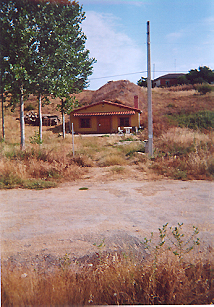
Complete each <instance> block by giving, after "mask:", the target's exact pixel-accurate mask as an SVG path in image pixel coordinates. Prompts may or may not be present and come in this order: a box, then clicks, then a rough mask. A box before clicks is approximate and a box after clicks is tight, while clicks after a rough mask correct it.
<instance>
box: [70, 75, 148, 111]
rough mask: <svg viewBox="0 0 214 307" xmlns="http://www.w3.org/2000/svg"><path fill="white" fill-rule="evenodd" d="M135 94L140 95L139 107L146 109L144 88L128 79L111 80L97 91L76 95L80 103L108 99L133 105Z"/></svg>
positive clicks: (86, 91) (84, 103)
mask: <svg viewBox="0 0 214 307" xmlns="http://www.w3.org/2000/svg"><path fill="white" fill-rule="evenodd" d="M135 95H137V96H138V101H139V108H140V109H141V110H142V109H144V107H145V103H146V98H145V96H146V95H145V91H144V89H142V88H141V87H140V86H138V85H136V84H134V83H132V82H130V81H128V80H119V81H109V82H108V83H106V84H105V85H103V86H102V87H101V88H99V89H98V90H97V91H88V90H85V91H83V92H82V93H80V94H78V95H76V97H77V99H78V101H79V104H80V105H86V104H91V103H94V102H99V101H102V100H107V101H112V102H117V103H122V104H125V105H128V106H131V107H133V106H134V96H135Z"/></svg>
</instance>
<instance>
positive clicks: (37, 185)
mask: <svg viewBox="0 0 214 307" xmlns="http://www.w3.org/2000/svg"><path fill="white" fill-rule="evenodd" d="M22 186H23V188H25V189H32V190H43V189H50V188H55V187H56V183H55V182H53V181H45V180H41V179H31V180H25V181H24V182H23V184H22Z"/></svg>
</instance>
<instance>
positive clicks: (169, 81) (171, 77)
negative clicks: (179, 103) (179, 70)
mask: <svg viewBox="0 0 214 307" xmlns="http://www.w3.org/2000/svg"><path fill="white" fill-rule="evenodd" d="M184 75H185V74H167V75H164V76H160V77H158V78H156V79H154V80H153V81H152V85H153V87H156V86H157V87H167V86H173V85H177V84H178V80H177V79H178V77H181V76H184Z"/></svg>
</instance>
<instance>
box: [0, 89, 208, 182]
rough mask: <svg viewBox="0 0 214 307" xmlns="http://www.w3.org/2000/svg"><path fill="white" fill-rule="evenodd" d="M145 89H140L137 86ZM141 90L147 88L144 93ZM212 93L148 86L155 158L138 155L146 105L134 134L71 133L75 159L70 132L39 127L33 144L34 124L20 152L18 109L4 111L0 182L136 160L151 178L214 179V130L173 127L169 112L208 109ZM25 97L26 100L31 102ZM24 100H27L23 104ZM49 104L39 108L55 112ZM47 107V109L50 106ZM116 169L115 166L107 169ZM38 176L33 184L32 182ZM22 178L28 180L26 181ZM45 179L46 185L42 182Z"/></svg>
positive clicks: (58, 176)
mask: <svg viewBox="0 0 214 307" xmlns="http://www.w3.org/2000/svg"><path fill="white" fill-rule="evenodd" d="M142 91H144V89H142ZM144 94H145V95H146V92H145V93H144ZM213 99H214V92H212V93H209V94H207V95H199V94H197V93H196V92H195V90H185V89H184V88H183V87H182V88H181V89H180V91H172V88H169V89H157V88H155V89H153V114H154V116H153V122H154V125H153V128H154V159H152V160H151V159H149V158H148V157H147V156H145V155H142V154H141V153H143V152H144V149H145V148H144V143H143V142H142V141H143V140H145V139H147V128H146V127H147V110H146V105H145V106H144V107H143V114H142V118H141V123H142V125H143V126H144V127H145V129H144V130H143V131H142V132H141V133H140V134H138V135H137V136H131V138H130V137H129V138H127V136H126V137H124V136H118V135H111V136H103V137H93V136H92V137H89V136H88V137H82V136H81V135H80V136H75V158H73V156H72V150H73V148H72V137H71V135H70V134H67V135H66V138H65V140H63V139H62V137H61V136H59V131H60V130H59V128H50V127H43V144H42V145H38V144H32V137H34V136H35V133H37V132H38V127H33V126H29V125H26V126H25V135H26V137H25V140H26V150H25V151H24V152H21V151H20V148H19V146H20V145H19V142H20V132H19V128H20V127H19V121H18V120H16V118H17V117H18V116H19V111H18V109H16V110H15V113H11V112H10V111H9V110H8V111H6V113H5V114H6V116H5V133H6V138H5V141H4V142H1V144H0V187H1V188H2V187H3V188H5V187H6V188H10V187H16V186H28V187H31V184H30V183H32V184H33V185H34V186H35V187H37V186H39V187H40V188H41V187H42V183H41V181H43V184H44V186H45V187H47V182H49V184H50V186H53V183H54V184H58V183H59V182H63V181H64V180H66V181H67V180H76V179H79V178H81V176H82V175H83V174H84V173H85V172H87V168H88V167H97V166H98V167H112V166H122V167H125V166H132V165H137V166H138V170H140V171H142V172H144V173H147V174H148V175H149V177H150V178H156V177H157V176H167V177H170V178H174V179H185V180H186V179H209V180H210V179H213V176H214V159H213V154H214V134H213V131H212V130H211V129H210V130H206V131H205V130H204V131H202V130H201V131H199V130H198V131H193V130H191V129H187V128H178V127H176V122H173V121H170V120H169V115H170V114H171V116H174V115H179V114H180V113H182V114H183V113H186V114H191V113H193V112H197V111H200V110H204V109H205V110H209V111H213ZM34 100H35V99H33V97H30V99H29V101H28V102H27V103H30V104H35V101H34ZM27 103H26V104H27ZM56 103H57V101H54V103H53V105H49V106H46V107H44V109H45V110H43V112H44V113H45V112H52V113H53V111H54V108H55V105H56ZM51 110H52V111H51ZM110 173H112V174H114V173H117V172H115V171H112V172H110ZM37 181H39V184H38V185H37V184H36V182H37ZM26 182H27V184H26ZM45 182H46V184H45Z"/></svg>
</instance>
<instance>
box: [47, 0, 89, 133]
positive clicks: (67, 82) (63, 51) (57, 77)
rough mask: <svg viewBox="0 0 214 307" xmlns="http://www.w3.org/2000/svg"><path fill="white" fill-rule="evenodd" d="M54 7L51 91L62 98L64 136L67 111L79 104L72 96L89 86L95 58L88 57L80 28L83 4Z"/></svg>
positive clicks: (67, 2) (68, 3)
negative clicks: (88, 79)
mask: <svg viewBox="0 0 214 307" xmlns="http://www.w3.org/2000/svg"><path fill="white" fill-rule="evenodd" d="M51 9H52V8H51ZM54 10H56V11H57V14H55V16H56V18H55V19H54V22H53V24H52V26H53V28H52V29H51V33H50V37H52V38H51V40H52V41H53V42H54V53H53V55H52V56H51V65H52V67H53V68H54V74H53V76H52V79H51V83H52V94H53V95H54V96H55V97H59V98H60V100H61V106H60V111H61V114H62V122H63V125H62V126H63V138H64V137H65V114H66V113H67V114H69V112H71V110H72V108H73V107H74V106H75V105H76V100H75V98H71V94H75V93H77V92H79V91H81V90H83V89H84V88H85V87H87V85H88V81H87V78H88V76H89V75H91V74H92V68H93V67H92V65H93V63H94V62H95V59H94V58H89V50H86V49H85V42H86V36H85V35H84V33H83V32H82V29H81V27H80V25H81V23H82V21H83V20H84V19H85V13H84V12H83V11H82V7H80V6H79V4H77V3H76V2H74V1H73V2H72V4H70V2H69V1H64V2H63V5H60V4H56V5H55V6H54ZM58 107H59V106H58Z"/></svg>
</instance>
